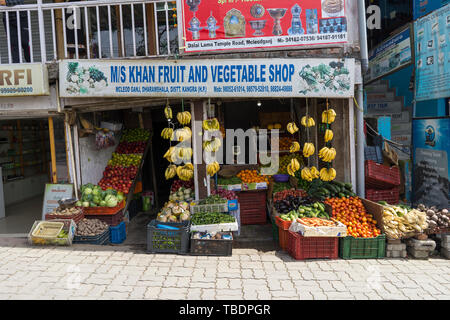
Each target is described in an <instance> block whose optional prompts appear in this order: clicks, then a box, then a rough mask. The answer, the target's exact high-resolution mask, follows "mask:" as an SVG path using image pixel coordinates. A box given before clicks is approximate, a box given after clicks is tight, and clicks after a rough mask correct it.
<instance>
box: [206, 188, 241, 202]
mask: <svg viewBox="0 0 450 320" xmlns="http://www.w3.org/2000/svg"><path fill="white" fill-rule="evenodd" d="M211 194H213V195H215V194H217V195H219V196H220V197H222V198H224V199H227V200H236V199H237V198H238V197H237V195H236V192H234V191H231V190H223V189H217V190H212V191H211Z"/></svg>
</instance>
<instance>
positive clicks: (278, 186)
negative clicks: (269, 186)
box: [273, 182, 292, 194]
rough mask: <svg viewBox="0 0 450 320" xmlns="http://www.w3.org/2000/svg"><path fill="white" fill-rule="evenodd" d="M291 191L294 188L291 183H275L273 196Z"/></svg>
mask: <svg viewBox="0 0 450 320" xmlns="http://www.w3.org/2000/svg"><path fill="white" fill-rule="evenodd" d="M289 189H292V186H291V185H290V183H289V182H275V183H274V184H273V194H275V193H277V192H280V191H284V190H289Z"/></svg>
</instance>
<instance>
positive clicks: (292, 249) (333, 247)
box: [287, 231, 339, 260]
mask: <svg viewBox="0 0 450 320" xmlns="http://www.w3.org/2000/svg"><path fill="white" fill-rule="evenodd" d="M287 232H288V253H289V255H290V256H291V257H293V258H294V259H295V260H305V259H324V258H327V259H337V258H338V251H339V238H338V237H303V236H302V235H301V234H299V233H295V232H292V231H287Z"/></svg>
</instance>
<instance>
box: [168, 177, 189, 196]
mask: <svg viewBox="0 0 450 320" xmlns="http://www.w3.org/2000/svg"><path fill="white" fill-rule="evenodd" d="M181 187H183V188H185V189H194V180H189V181H183V180H174V181H173V183H172V186H171V187H170V192H171V193H173V192H177V191H178V190H179V189H180V188H181Z"/></svg>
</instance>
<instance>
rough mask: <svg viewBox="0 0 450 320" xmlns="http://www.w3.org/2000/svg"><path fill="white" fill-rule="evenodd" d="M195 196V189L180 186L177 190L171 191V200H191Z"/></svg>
mask: <svg viewBox="0 0 450 320" xmlns="http://www.w3.org/2000/svg"><path fill="white" fill-rule="evenodd" d="M194 196H195V195H194V190H193V189H191V188H185V187H180V188H179V189H178V190H177V191H175V192H171V193H170V195H169V200H180V201H189V200H191V199H193V198H194Z"/></svg>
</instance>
